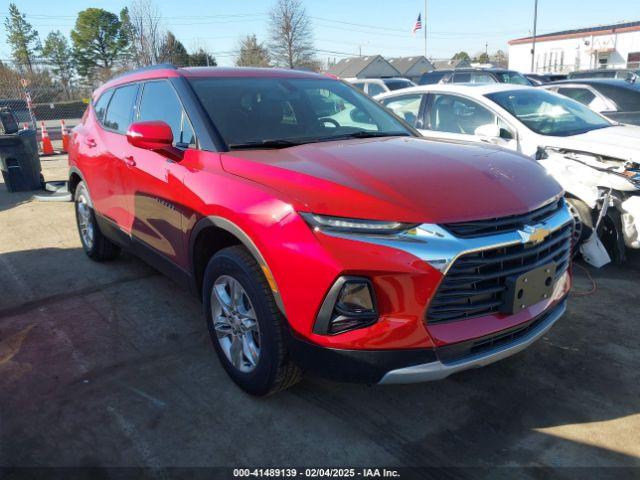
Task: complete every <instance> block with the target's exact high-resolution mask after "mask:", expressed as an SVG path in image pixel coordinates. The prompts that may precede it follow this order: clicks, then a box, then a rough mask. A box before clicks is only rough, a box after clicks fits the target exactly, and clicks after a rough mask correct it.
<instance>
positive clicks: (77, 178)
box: [68, 167, 93, 207]
mask: <svg viewBox="0 0 640 480" xmlns="http://www.w3.org/2000/svg"><path fill="white" fill-rule="evenodd" d="M68 182H69V183H68V189H69V193H71V198H73V197H74V196H75V193H76V188H78V184H79V183H80V182H84V184H85V187H86V188H87V191H89V185H87V182H86V181H85V179H84V177H83V176H82V173H81V172H80V170H79V169H78V168H76V167H70V168H69V180H68ZM89 206H91V207H93V201H92V200H91V192H90V191H89Z"/></svg>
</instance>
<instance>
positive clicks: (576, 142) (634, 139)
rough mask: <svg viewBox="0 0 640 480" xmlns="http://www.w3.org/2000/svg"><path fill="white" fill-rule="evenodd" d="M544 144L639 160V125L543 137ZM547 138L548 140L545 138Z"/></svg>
mask: <svg viewBox="0 0 640 480" xmlns="http://www.w3.org/2000/svg"><path fill="white" fill-rule="evenodd" d="M544 138H545V143H546V146H549V147H557V148H563V149H564V148H566V149H570V150H576V151H580V152H586V153H594V154H597V155H602V156H605V157H614V158H619V159H620V160H626V161H633V162H639V161H640V127H638V126H635V125H616V126H612V127H606V128H600V129H597V130H591V131H590V132H587V133H582V134H580V135H573V136H570V137H544ZM547 139H548V140H547Z"/></svg>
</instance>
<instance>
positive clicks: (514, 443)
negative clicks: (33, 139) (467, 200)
mask: <svg viewBox="0 0 640 480" xmlns="http://www.w3.org/2000/svg"><path fill="white" fill-rule="evenodd" d="M43 166H44V168H45V176H46V178H47V180H56V179H63V178H64V177H65V173H66V168H65V161H64V159H63V158H62V157H55V159H53V160H45V161H43ZM589 271H590V272H591V273H592V275H593V277H594V279H595V281H596V282H597V291H596V292H595V293H594V294H592V295H587V296H578V295H573V296H572V298H571V301H570V306H569V311H568V314H567V315H566V316H565V317H564V318H563V319H562V321H561V322H560V323H559V324H558V325H556V327H555V328H554V329H552V330H551V331H550V332H549V334H548V335H547V336H546V337H545V338H544V339H543V340H541V341H540V342H538V343H537V344H536V345H534V346H533V347H532V348H530V349H528V350H527V351H525V352H523V353H521V354H519V355H517V356H515V357H512V358H511V359H508V360H506V361H503V362H500V363H497V364H494V365H492V366H490V367H487V368H484V369H481V370H476V371H470V372H465V373H462V374H459V375H456V376H454V377H451V378H449V379H447V380H444V381H441V382H438V383H427V384H418V385H409V386H386V387H367V386H361V385H348V384H338V383H332V382H329V381H325V380H320V379H315V378H307V379H305V380H304V381H303V382H302V383H300V384H299V385H297V386H296V387H294V388H293V389H291V390H289V391H287V392H284V393H282V394H279V395H277V396H274V397H271V398H268V399H255V398H251V397H249V396H247V395H244V394H243V393H241V392H240V391H239V390H238V389H237V388H236V387H235V386H234V385H233V384H232V383H231V381H230V380H228V379H227V377H226V375H225V373H224V372H223V370H222V368H221V367H220V365H219V364H218V361H217V359H216V358H215V357H214V353H213V350H212V348H211V346H210V343H209V338H208V336H207V333H206V328H205V324H204V321H203V319H202V316H201V314H200V305H199V303H198V302H197V301H196V300H195V299H194V298H193V297H191V296H190V294H189V293H187V292H186V291H183V290H180V289H179V288H178V287H177V286H175V285H174V284H173V283H172V282H171V280H169V279H167V278H165V277H163V276H161V275H160V274H158V273H156V272H155V271H154V270H153V269H151V268H150V267H148V266H146V265H145V264H144V263H142V262H141V261H139V260H137V259H136V258H133V257H131V256H129V255H123V256H122V257H121V258H120V259H118V260H117V261H115V262H112V263H109V264H96V263H93V262H91V261H90V260H89V259H87V258H86V257H85V255H84V254H83V252H82V251H81V249H80V243H79V240H78V237H77V233H76V230H75V223H74V217H73V209H72V205H71V204H70V203H43V202H33V201H30V195H29V194H15V193H14V194H9V193H7V192H6V189H5V188H4V185H3V184H0V289H1V291H0V466H2V465H5V466H6V465H21V466H33V465H37V466H78V465H98V466H132V465H133V466H136V465H146V466H152V467H166V466H193V465H197V466H206V465H227V466H233V465H253V466H267V465H274V466H282V465H292V464H293V465H334V466H339V465H361V466H370V465H372V464H375V465H396V466H399V465H414V466H415V465H421V466H469V467H476V466H481V467H482V466H484V467H486V466H491V465H504V466H515V465H528V466H552V467H564V466H636V467H640V352H639V350H638V345H639V343H640V342H639V340H640V334H639V333H638V332H640V328H639V327H640V314H639V311H640V309H639V308H638V290H639V287H640V255H633V256H632V260H631V262H630V264H629V265H626V266H625V267H624V268H620V267H614V266H609V267H606V268H604V269H602V270H599V271H597V270H594V269H591V268H589ZM590 285H591V284H590V283H589V281H588V280H587V278H586V276H585V274H584V273H583V272H582V270H580V269H577V271H576V286H575V289H576V290H582V291H584V290H588V289H589V287H590ZM472 472H473V470H471V471H465V473H472ZM563 472H564V473H567V474H568V471H565V470H560V471H559V472H558V473H559V474H560V475H562V474H563ZM593 472H594V471H593V470H586V471H584V474H585V475H586V476H589V475H590V473H593ZM527 475H534V473H533V472H531V471H528V472H527ZM507 476H509V475H507Z"/></svg>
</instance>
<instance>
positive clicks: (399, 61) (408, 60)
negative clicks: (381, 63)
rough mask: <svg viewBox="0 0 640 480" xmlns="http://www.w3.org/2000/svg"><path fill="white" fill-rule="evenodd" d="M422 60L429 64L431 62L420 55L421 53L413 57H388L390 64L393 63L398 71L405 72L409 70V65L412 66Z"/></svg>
mask: <svg viewBox="0 0 640 480" xmlns="http://www.w3.org/2000/svg"><path fill="white" fill-rule="evenodd" d="M422 60H424V61H426V62H427V63H429V64H431V62H429V60H427V58H426V57H424V56H422V55H416V56H414V57H396V58H390V59H389V63H390V64H391V65H393V66H394V67H395V68H396V69H397V70H398V71H399V72H400V73H402V74H405V73H407V72H408V71H409V70H411V67H413V66H414V65H415V64H416V63H418V62H420V61H422Z"/></svg>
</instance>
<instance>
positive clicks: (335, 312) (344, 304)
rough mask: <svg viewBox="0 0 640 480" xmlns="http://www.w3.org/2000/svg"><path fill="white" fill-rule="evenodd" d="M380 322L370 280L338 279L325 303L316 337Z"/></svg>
mask: <svg viewBox="0 0 640 480" xmlns="http://www.w3.org/2000/svg"><path fill="white" fill-rule="evenodd" d="M377 320H378V310H377V307H376V300H375V294H374V291H373V285H372V284H371V281H370V280H369V279H368V278H364V277H352V276H344V277H340V278H338V280H336V282H335V283H334V284H333V286H332V287H331V289H330V290H329V293H328V294H327V296H326V297H325V299H324V302H322V306H321V307H320V311H319V312H318V317H317V318H316V323H315V325H314V328H313V331H314V333H319V334H322V335H335V334H337V333H343V332H347V331H349V330H354V329H356V328H363V327H367V326H369V325H371V324H373V323H375V322H376V321H377Z"/></svg>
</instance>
